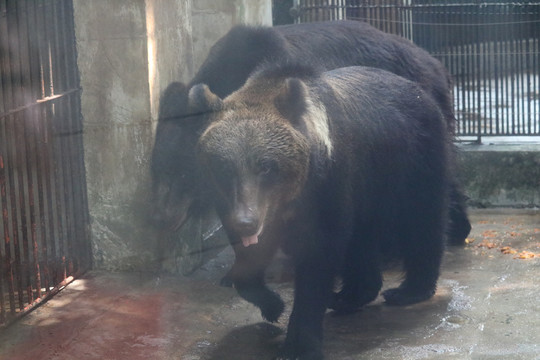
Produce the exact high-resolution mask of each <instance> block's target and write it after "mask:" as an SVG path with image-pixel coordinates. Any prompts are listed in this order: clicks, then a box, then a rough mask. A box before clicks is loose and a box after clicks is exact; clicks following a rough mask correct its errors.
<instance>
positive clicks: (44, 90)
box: [36, 2, 61, 293]
mask: <svg viewBox="0 0 540 360" xmlns="http://www.w3.org/2000/svg"><path fill="white" fill-rule="evenodd" d="M46 22H47V19H46V16H45V9H44V3H43V2H38V6H37V7H36V28H37V34H38V44H39V46H38V52H39V67H40V75H41V97H45V96H49V95H50V88H51V86H50V84H51V83H52V82H51V77H50V61H49V44H48V32H47V27H46ZM39 112H40V122H39V126H40V138H41V139H40V140H41V144H42V149H43V169H44V174H43V175H44V185H45V199H46V207H45V208H46V214H47V220H46V221H44V224H45V225H46V228H45V238H46V239H48V241H46V242H45V243H44V244H43V247H44V249H43V253H44V256H43V261H42V266H41V268H42V272H43V276H44V278H45V288H46V292H47V293H48V292H49V291H50V289H52V287H53V286H54V284H57V283H58V282H60V280H58V278H57V270H56V262H55V257H56V256H57V250H56V248H57V246H56V241H57V239H58V237H60V236H61V231H60V230H61V229H58V228H57V226H56V224H57V217H58V214H57V212H56V207H55V199H56V195H55V186H54V184H55V183H56V177H55V171H54V163H55V162H54V159H53V158H52V157H53V156H54V151H53V149H54V147H53V138H52V135H51V134H52V131H51V128H52V119H53V116H52V113H51V109H50V104H49V103H47V102H44V103H43V104H42V105H40V106H39Z"/></svg>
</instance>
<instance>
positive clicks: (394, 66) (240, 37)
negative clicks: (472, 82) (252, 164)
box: [151, 21, 470, 244]
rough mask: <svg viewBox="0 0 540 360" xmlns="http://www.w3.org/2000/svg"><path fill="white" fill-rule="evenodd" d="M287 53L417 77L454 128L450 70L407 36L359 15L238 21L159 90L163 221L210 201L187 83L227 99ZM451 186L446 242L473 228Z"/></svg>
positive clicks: (155, 175)
mask: <svg viewBox="0 0 540 360" xmlns="http://www.w3.org/2000/svg"><path fill="white" fill-rule="evenodd" d="M284 58H287V59H292V60H293V61H295V62H302V63H304V64H307V65H310V66H312V67H316V68H320V69H323V70H331V69H336V68H340V67H344V66H351V65H364V66H372V67H377V68H381V69H385V70H388V71H390V72H393V73H395V74H398V75H400V76H403V77H405V78H407V79H410V80H412V81H415V82H417V83H418V84H420V86H421V87H422V88H423V89H424V90H425V91H426V92H427V93H429V94H431V96H432V97H433V98H434V99H435V100H436V101H437V103H438V104H439V106H440V108H441V110H442V112H443V114H444V117H445V119H446V124H447V127H448V131H449V133H453V129H454V127H455V118H454V114H453V104H452V98H451V80H450V77H449V74H448V72H447V71H446V70H445V68H444V67H443V65H442V64H441V63H440V62H439V61H437V60H436V59H434V58H433V57H431V56H430V55H429V54H428V53H427V52H426V51H424V50H423V49H421V48H419V47H417V46H415V45H414V44H412V43H411V42H409V41H408V40H406V39H404V38H401V37H398V36H395V35H390V34H386V33H384V32H381V31H379V30H377V29H375V28H373V27H371V26H370V25H368V24H366V23H363V22H358V21H335V22H319V23H308V24H300V25H286V26H277V27H273V28H269V27H248V26H237V27H235V28H233V29H232V30H230V31H229V33H227V34H226V35H225V36H224V37H223V38H221V39H220V40H219V41H218V42H217V43H216V44H215V45H214V46H213V47H212V49H211V50H210V54H209V55H208V58H207V59H206V61H205V62H204V63H203V65H202V66H201V68H200V70H199V71H198V72H197V74H196V75H195V77H194V78H193V80H192V81H191V82H190V83H189V84H188V85H187V86H185V87H184V86H183V85H181V84H179V83H172V84H171V85H170V86H169V88H168V89H167V90H166V91H165V93H164V95H163V96H162V99H161V102H160V117H159V122H158V128H157V134H156V141H155V146H154V150H153V153H152V166H151V170H152V179H153V187H154V194H155V197H154V202H153V205H154V209H153V211H152V213H153V215H154V217H155V221H156V223H158V224H159V226H160V227H165V228H170V227H178V226H180V225H181V224H182V223H183V221H184V220H185V219H186V218H187V216H188V215H189V214H193V213H194V212H196V211H204V210H205V209H206V204H207V200H208V197H207V196H206V195H205V189H204V188H202V187H201V186H200V184H201V183H202V181H201V180H202V175H201V174H200V172H199V169H198V167H197V164H196V162H195V156H194V151H195V149H194V147H193V144H194V143H196V142H197V140H198V137H199V135H200V133H201V132H202V131H203V130H204V129H205V127H206V124H207V122H206V119H207V116H206V114H202V113H198V112H196V113H190V111H189V109H188V108H187V106H186V104H187V101H188V100H187V98H188V91H189V89H191V88H192V87H193V86H194V85H195V84H198V83H204V84H206V85H207V86H208V87H209V89H210V90H211V91H212V92H213V93H214V94H216V95H217V96H219V97H220V98H224V97H226V96H227V95H229V94H230V93H232V92H233V91H235V90H237V89H238V88H240V87H241V86H242V85H243V84H244V82H245V81H246V79H247V78H248V76H249V75H250V74H251V73H252V72H253V71H254V70H255V69H256V68H257V67H258V66H260V65H261V64H263V63H276V62H278V61H280V60H282V59H284ZM310 69H311V68H310V67H308V68H305V69H304V70H303V71H308V72H309V71H312V70H310ZM282 70H283V69H282ZM297 70H298V69H295V70H294V71H297ZM291 75H294V76H297V77H300V74H291ZM306 75H309V73H308V74H306ZM450 186H451V188H452V191H451V194H452V200H453V201H452V206H451V207H450V209H451V226H450V227H449V242H450V243H455V244H462V243H463V241H464V239H465V238H466V236H467V235H468V233H469V231H470V223H469V221H468V218H467V214H466V208H465V196H464V195H463V194H462V191H461V190H460V187H459V184H458V182H457V180H456V179H455V177H454V178H453V179H452V181H451V184H450ZM188 213H189V214H188Z"/></svg>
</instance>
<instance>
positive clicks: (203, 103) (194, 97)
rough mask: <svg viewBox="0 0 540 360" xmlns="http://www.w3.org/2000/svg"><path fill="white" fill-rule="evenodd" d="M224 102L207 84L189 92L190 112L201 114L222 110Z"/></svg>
mask: <svg viewBox="0 0 540 360" xmlns="http://www.w3.org/2000/svg"><path fill="white" fill-rule="evenodd" d="M222 106H223V101H222V100H221V99H220V98H219V96H217V95H216V94H214V93H213V92H212V91H210V89H209V88H208V86H207V85H206V84H197V85H195V86H193V87H192V88H191V89H190V90H189V94H188V110H189V112H190V113H191V114H200V113H207V112H213V111H219V110H221V108H222Z"/></svg>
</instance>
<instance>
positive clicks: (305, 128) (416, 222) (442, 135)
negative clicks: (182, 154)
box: [193, 66, 453, 359]
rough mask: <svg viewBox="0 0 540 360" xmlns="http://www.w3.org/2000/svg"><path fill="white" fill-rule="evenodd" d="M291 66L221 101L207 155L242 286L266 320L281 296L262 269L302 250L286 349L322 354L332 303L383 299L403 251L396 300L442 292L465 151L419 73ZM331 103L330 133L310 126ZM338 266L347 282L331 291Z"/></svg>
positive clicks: (344, 306)
mask: <svg viewBox="0 0 540 360" xmlns="http://www.w3.org/2000/svg"><path fill="white" fill-rule="evenodd" d="M282 69H287V70H283V74H286V75H285V76H280V75H279V71H276V68H275V67H270V69H269V70H267V71H266V70H265V69H263V70H262V71H260V72H257V73H256V74H255V75H253V76H252V77H250V79H249V80H248V82H247V83H246V85H244V87H242V88H241V89H240V90H238V91H237V92H235V93H233V94H232V95H230V96H229V97H228V98H227V99H225V100H224V101H223V103H222V106H223V109H224V111H221V112H217V113H215V114H213V115H212V116H211V123H210V125H209V127H208V129H207V130H206V131H205V132H204V134H203V135H202V137H201V139H200V142H199V154H200V155H199V158H200V161H201V165H202V167H203V168H204V169H205V174H207V176H206V177H205V178H207V179H208V180H209V185H208V186H209V187H210V188H212V189H213V190H214V192H213V199H214V201H215V205H216V209H217V211H218V213H219V215H220V218H221V220H222V223H223V224H224V227H225V229H226V231H227V234H228V235H229V238H230V240H231V243H232V245H233V246H234V247H235V250H236V251H237V255H238V258H237V265H236V267H235V268H234V271H235V276H234V277H233V281H234V285H235V288H236V289H237V290H238V293H239V294H240V295H241V296H243V297H244V298H245V299H246V300H248V301H250V302H252V303H254V304H255V305H257V306H258V307H259V308H260V309H261V313H262V315H263V317H265V318H266V319H267V320H270V321H276V320H277V319H278V317H279V315H280V314H281V311H282V310H283V302H282V301H281V300H280V298H279V296H278V295H277V294H276V293H274V292H272V291H271V290H269V289H268V288H267V287H266V285H265V283H264V270H265V268H266V266H267V264H268V263H269V261H270V260H271V257H272V256H273V254H274V253H275V251H276V250H277V248H278V247H280V246H281V247H282V248H283V250H284V251H285V252H286V253H287V254H289V255H290V256H291V257H292V260H293V263H294V267H295V300H294V306H293V311H292V314H291V317H290V321H289V325H288V331H287V337H286V340H285V343H284V346H283V349H282V351H281V353H280V355H279V356H278V359H322V358H323V355H322V346H321V344H322V343H321V342H322V336H323V327H322V321H323V317H324V314H325V311H326V309H327V307H331V308H334V309H335V310H336V311H341V312H349V311H354V310H356V309H358V308H359V307H361V306H363V305H365V304H367V303H369V302H371V301H372V300H374V299H375V297H376V296H377V295H378V293H379V291H380V289H381V286H382V276H381V267H382V263H383V261H382V259H388V258H390V259H392V258H394V259H401V260H403V270H404V272H405V279H404V281H403V282H402V284H401V285H400V286H399V287H398V288H395V289H390V290H388V291H386V292H385V293H384V294H383V295H384V297H385V299H386V302H387V303H388V304H391V305H407V304H412V303H416V302H419V301H423V300H426V299H429V298H430V297H432V296H433V294H434V293H435V289H436V283H437V279H438V276H439V266H440V262H441V258H442V254H443V248H444V241H443V238H444V232H445V225H446V224H447V210H448V191H447V190H448V181H449V180H448V179H449V171H450V167H451V164H452V163H453V157H452V156H453V154H452V151H451V145H450V143H451V141H450V139H449V137H450V136H449V133H448V131H447V128H446V124H445V121H444V118H443V116H442V114H441V111H440V109H439V108H438V106H437V105H436V103H435V102H434V101H433V99H432V98H431V96H430V95H429V94H426V93H425V92H423V91H422V89H421V88H420V87H418V86H417V85H416V84H415V83H413V82H410V81H407V80H405V79H403V78H401V77H398V76H395V75H393V74H391V73H389V72H386V71H382V70H377V69H371V68H363V67H351V68H342V69H338V70H333V71H330V72H327V73H324V74H322V75H321V76H317V75H313V76H311V77H303V79H302V80H300V79H291V78H289V76H288V75H289V74H294V73H295V71H292V72H291V71H290V70H291V69H292V70H294V69H297V70H298V68H297V67H294V66H290V67H288V68H287V67H286V68H282ZM290 93H292V94H293V96H291V97H290V98H289V101H287V94H290ZM299 94H302V95H299ZM276 99H279V101H278V102H277V103H278V104H279V108H278V107H276V105H275V104H276V101H275V100H276ZM195 100H196V99H193V101H195ZM319 102H320V103H322V105H323V106H324V108H325V109H326V110H325V113H326V114H327V115H328V125H329V137H330V139H331V146H328V145H329V144H328V142H325V141H324V139H325V137H324V136H317V134H324V133H325V132H324V131H315V132H314V131H313V130H310V129H313V127H312V126H311V125H310V121H312V120H313V121H319V120H317V119H319V118H320V115H321V112H320V111H319V110H320V108H319V110H317V109H318V108H317V107H315V108H314V107H313V103H315V104H317V103H319ZM310 104H311V105H310ZM314 109H315V110H314ZM323 110H324V109H323ZM310 119H311V120H310ZM321 139H322V140H323V141H321ZM268 164H272V165H271V166H270V165H268ZM261 230H262V232H261ZM255 234H258V235H259V236H258V239H259V242H258V243H257V244H254V245H249V246H248V247H245V246H244V245H246V243H245V242H243V241H244V239H246V238H249V239H253V238H254V237H257V236H255ZM336 276H339V277H341V278H342V280H343V289H342V290H341V291H340V292H339V293H338V294H333V293H332V289H333V285H334V280H335V278H336Z"/></svg>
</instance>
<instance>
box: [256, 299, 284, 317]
mask: <svg viewBox="0 0 540 360" xmlns="http://www.w3.org/2000/svg"><path fill="white" fill-rule="evenodd" d="M260 309H261V315H262V317H263V318H264V319H265V320H266V321H269V322H277V321H278V319H279V317H280V316H281V314H282V313H283V310H285V303H284V302H283V300H281V297H280V296H279V295H278V294H276V293H275V292H270V293H268V295H267V296H265V297H264V298H263V299H262V300H261V303H260Z"/></svg>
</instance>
